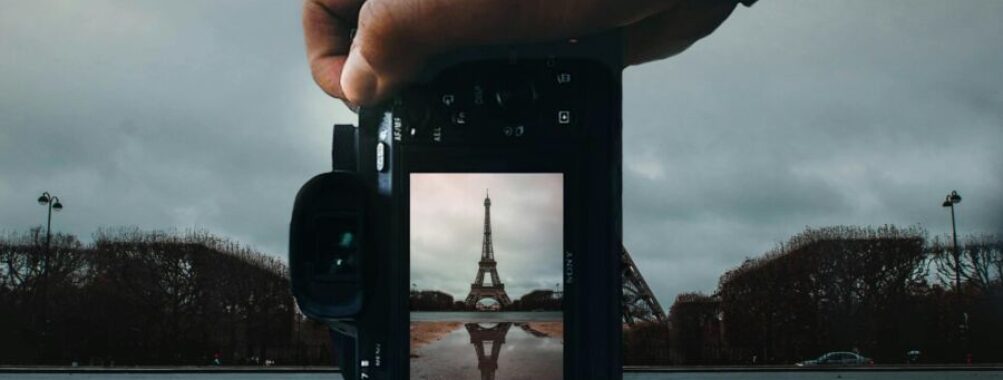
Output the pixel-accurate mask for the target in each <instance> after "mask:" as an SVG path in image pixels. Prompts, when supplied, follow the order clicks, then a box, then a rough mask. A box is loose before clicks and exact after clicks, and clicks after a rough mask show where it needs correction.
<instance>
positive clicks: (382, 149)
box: [376, 142, 387, 172]
mask: <svg viewBox="0 0 1003 380" xmlns="http://www.w3.org/2000/svg"><path fill="white" fill-rule="evenodd" d="M386 151H387V144H384V143H382V142H380V143H376V171H378V172H382V171H384V169H386V168H387V152H386Z"/></svg>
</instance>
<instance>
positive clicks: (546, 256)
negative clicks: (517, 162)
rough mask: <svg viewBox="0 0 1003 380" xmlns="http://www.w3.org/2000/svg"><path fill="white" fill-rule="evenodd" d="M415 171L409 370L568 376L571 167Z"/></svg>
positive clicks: (440, 374)
mask: <svg viewBox="0 0 1003 380" xmlns="http://www.w3.org/2000/svg"><path fill="white" fill-rule="evenodd" d="M410 180H411V186H410V194H411V195H410V203H411V207H410V214H411V216H410V254H411V268H410V275H411V277H410V278H411V289H410V293H409V308H410V316H411V325H410V328H411V333H410V334H411V348H410V357H411V359H410V372H411V376H410V377H411V379H497V380H505V379H538V380H560V379H563V370H564V368H563V366H564V355H563V354H564V319H563V317H564V314H563V312H562V310H563V309H562V298H563V290H564V284H563V263H562V257H563V254H562V253H563V250H564V176H563V175H562V174H560V173H533V174H521V173H520V174H516V173H501V174H495V173H491V174H485V173H470V174H467V173H463V174H458V173H414V174H411V175H410Z"/></svg>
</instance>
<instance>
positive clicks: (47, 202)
mask: <svg viewBox="0 0 1003 380" xmlns="http://www.w3.org/2000/svg"><path fill="white" fill-rule="evenodd" d="M38 204H40V205H42V206H48V208H49V219H48V221H47V222H46V224H45V256H44V259H45V262H43V263H42V284H41V289H39V290H40V293H41V294H40V296H41V299H42V310H41V314H42V315H41V316H42V331H41V333H42V336H43V337H45V335H46V334H47V333H48V330H49V319H48V316H47V314H48V307H47V302H48V300H47V298H48V297H47V296H48V294H46V293H48V283H49V256H50V252H49V250H50V247H51V245H50V244H51V243H52V210H56V212H59V210H62V209H63V204H62V203H60V202H59V197H56V196H53V195H51V194H49V192H48V191H46V192H44V193H42V196H40V197H38ZM39 345H40V346H41V348H40V351H39V352H40V353H43V355H44V350H45V339H44V338H43V339H39Z"/></svg>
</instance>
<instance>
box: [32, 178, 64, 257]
mask: <svg viewBox="0 0 1003 380" xmlns="http://www.w3.org/2000/svg"><path fill="white" fill-rule="evenodd" d="M38 204H40V205H42V206H46V205H48V206H49V221H48V222H47V223H46V225H45V256H46V257H45V266H46V268H45V273H49V268H48V266H49V257H48V256H49V243H50V242H51V241H52V210H56V212H59V211H60V210H62V209H63V204H62V203H59V197H57V196H53V195H50V194H49V192H48V191H46V192H44V193H42V196H40V197H38Z"/></svg>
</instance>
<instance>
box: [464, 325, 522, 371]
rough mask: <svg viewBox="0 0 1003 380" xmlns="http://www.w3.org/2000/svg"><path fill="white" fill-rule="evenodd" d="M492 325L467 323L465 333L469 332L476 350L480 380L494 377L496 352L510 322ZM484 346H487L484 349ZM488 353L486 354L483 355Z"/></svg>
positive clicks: (496, 367)
mask: <svg viewBox="0 0 1003 380" xmlns="http://www.w3.org/2000/svg"><path fill="white" fill-rule="evenodd" d="M493 325H494V326H490V327H487V326H484V325H481V324H477V323H467V324H466V325H464V326H465V327H466V328H467V333H468V334H470V344H472V345H474V351H475V352H477V369H479V370H481V380H491V379H494V378H495V371H497V370H498V354H499V353H500V352H501V347H502V345H503V344H505V334H508V328H509V327H512V324H511V323H508V322H506V323H493ZM485 346H487V347H488V348H487V349H486V350H485ZM485 353H488V355H485Z"/></svg>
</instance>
